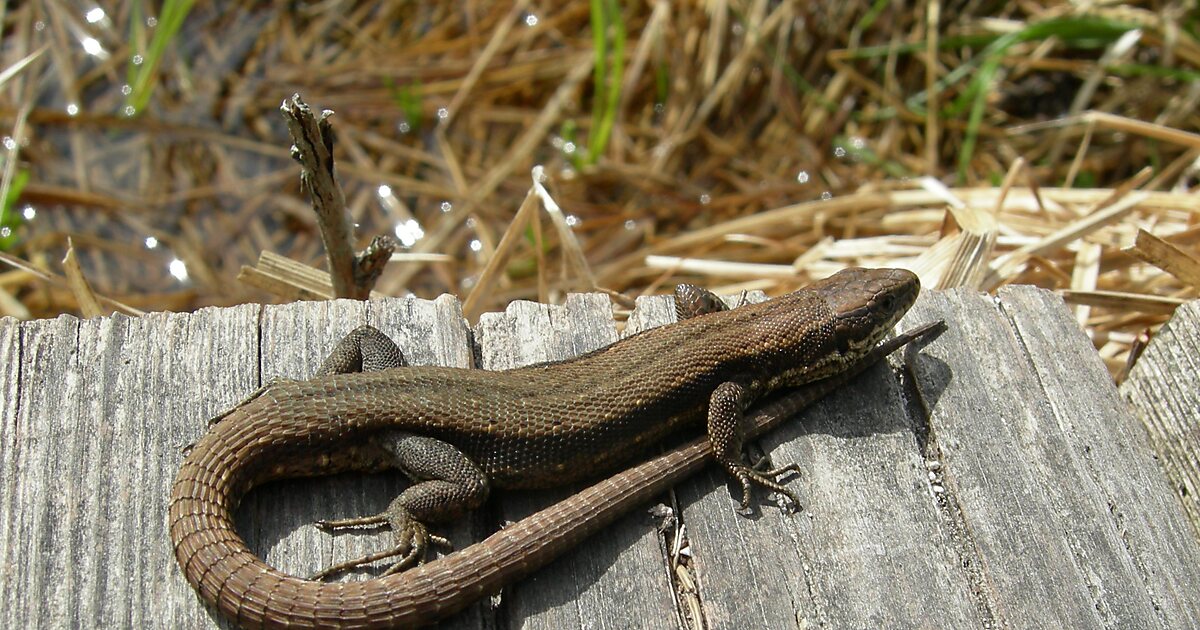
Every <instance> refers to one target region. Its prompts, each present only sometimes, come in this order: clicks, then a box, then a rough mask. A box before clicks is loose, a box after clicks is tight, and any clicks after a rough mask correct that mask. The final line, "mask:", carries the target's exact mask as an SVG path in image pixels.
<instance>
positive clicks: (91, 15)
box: [83, 7, 104, 24]
mask: <svg viewBox="0 0 1200 630" xmlns="http://www.w3.org/2000/svg"><path fill="white" fill-rule="evenodd" d="M83 17H84V19H86V20H87V21H88V24H95V23H96V22H99V21H100V20H103V19H104V9H101V8H100V7H96V8H95V9H92V10H90V11H88V12H87V13H85V14H84V16H83Z"/></svg>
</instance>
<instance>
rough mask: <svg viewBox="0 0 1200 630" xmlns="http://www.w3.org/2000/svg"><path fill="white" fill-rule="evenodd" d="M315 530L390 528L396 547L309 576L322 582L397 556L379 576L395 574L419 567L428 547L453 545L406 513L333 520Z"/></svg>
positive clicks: (387, 513)
mask: <svg viewBox="0 0 1200 630" xmlns="http://www.w3.org/2000/svg"><path fill="white" fill-rule="evenodd" d="M316 525H317V527H320V528H321V529H324V530H326V531H333V530H338V529H353V528H359V527H376V526H384V525H390V526H391V528H392V531H394V532H395V533H396V544H395V545H394V546H393V547H392V548H391V549H385V550H383V551H378V552H375V553H369V554H367V555H365V556H362V557H359V558H354V559H352V560H347V561H345V562H340V563H338V564H335V565H333V566H331V567H328V568H326V569H324V570H322V571H319V572H317V573H315V574H313V576H312V577H310V578H309V579H311V580H324V579H325V578H328V577H329V576H331V575H336V574H338V573H341V572H343V571H348V570H350V569H356V568H358V567H361V566H365V565H368V564H371V563H373V562H377V561H379V560H383V559H384V558H394V557H396V556H400V559H399V560H397V561H395V562H393V563H392V565H391V566H390V567H388V568H387V570H385V571H384V572H383V573H382V574H381V575H380V577H382V576H384V575H391V574H393V573H399V572H401V571H403V570H405V569H407V568H409V567H412V566H415V565H418V564H422V563H424V562H425V554H426V552H427V551H428V550H429V545H430V544H431V543H432V544H433V545H434V546H437V547H440V548H442V549H445V550H450V549H453V548H454V545H453V544H451V543H450V541H449V540H447V539H446V538H444V537H442V536H438V535H436V534H430V533H429V529H428V528H427V527H425V524H424V523H421V522H420V521H417V520H415V519H413V518H412V517H411V516H409V515H408V514H407V512H390V511H389V512H384V513H382V514H376V515H375V516H364V517H360V518H347V519H341V520H334V521H318V522H317V523H316Z"/></svg>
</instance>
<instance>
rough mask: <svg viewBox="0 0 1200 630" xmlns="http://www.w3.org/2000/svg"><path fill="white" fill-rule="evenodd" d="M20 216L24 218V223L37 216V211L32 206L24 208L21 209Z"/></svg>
mask: <svg viewBox="0 0 1200 630" xmlns="http://www.w3.org/2000/svg"><path fill="white" fill-rule="evenodd" d="M21 216H23V217H25V220H26V221H32V220H33V217H36V216H37V209H36V208H34V207H33V206H25V207H24V208H22V209H21Z"/></svg>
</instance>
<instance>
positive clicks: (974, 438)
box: [912, 288, 1197, 628]
mask: <svg viewBox="0 0 1200 630" xmlns="http://www.w3.org/2000/svg"><path fill="white" fill-rule="evenodd" d="M1036 291H1037V290H1036V289H1030V288H1020V289H1012V290H1007V291H1005V292H1003V293H1002V295H1003V298H1002V301H1001V302H999V303H998V302H997V301H995V300H993V299H992V298H989V297H986V296H981V295H979V294H976V293H973V292H966V291H952V292H947V293H930V294H927V295H926V296H925V298H924V299H922V300H921V302H919V303H918V305H917V306H916V307H915V308H914V313H913V315H912V317H915V318H916V319H917V320H921V321H924V320H928V319H932V318H935V317H942V318H945V319H946V320H947V321H951V322H953V325H951V326H950V328H949V330H948V331H947V332H946V333H945V334H943V335H942V337H940V338H939V339H938V340H937V341H935V342H934V343H932V344H930V345H929V346H928V347H926V348H925V349H924V351H923V352H922V353H920V354H919V355H914V358H913V361H912V367H913V372H914V375H915V381H916V389H917V391H918V392H919V393H920V396H921V399H922V402H923V404H924V407H925V409H926V410H927V412H928V413H929V424H930V427H931V431H932V433H931V435H932V438H933V441H932V442H931V444H930V449H931V456H934V457H936V458H937V459H938V460H939V461H940V462H941V464H942V466H943V469H942V479H941V481H942V483H943V484H944V485H945V487H946V489H947V493H946V495H945V496H944V500H945V501H946V502H947V505H949V506H950V507H951V512H952V513H956V514H958V515H961V518H962V523H963V532H964V534H965V535H966V536H967V540H968V542H969V544H970V546H971V548H973V549H974V551H975V554H976V559H975V560H974V562H972V564H976V565H977V566H978V570H979V571H980V572H981V579H980V580H979V586H980V588H981V594H982V595H983V596H984V598H985V604H986V607H987V610H988V611H990V614H991V615H994V617H995V621H996V623H997V624H999V625H1001V626H1006V627H1020V628H1061V627H1114V626H1115V627H1163V628H1168V627H1187V626H1193V627H1194V626H1196V625H1197V622H1196V620H1195V618H1194V617H1193V616H1192V614H1191V613H1190V612H1188V611H1187V609H1188V608H1190V607H1191V606H1194V604H1183V605H1180V606H1178V607H1174V608H1171V609H1167V608H1163V607H1162V606H1161V603H1162V601H1161V599H1160V598H1159V597H1157V596H1155V595H1153V594H1152V593H1151V592H1150V591H1151V590H1152V589H1151V587H1150V584H1148V581H1149V582H1155V583H1157V582H1158V580H1155V579H1150V580H1148V578H1147V575H1146V573H1145V572H1144V570H1143V569H1142V568H1139V567H1138V566H1137V564H1138V562H1137V560H1136V559H1134V558H1133V557H1131V556H1130V554H1129V553H1128V551H1127V549H1126V547H1125V545H1126V543H1125V536H1127V535H1128V534H1129V532H1128V530H1126V528H1125V526H1124V524H1123V521H1124V517H1123V516H1122V513H1126V514H1132V513H1134V512H1138V511H1142V510H1145V509H1146V505H1145V503H1144V502H1141V501H1139V500H1138V498H1137V497H1136V496H1135V497H1121V500H1125V499H1126V498H1128V500H1129V501H1130V502H1129V503H1124V504H1118V505H1115V506H1112V507H1114V508H1115V509H1114V510H1112V511H1110V504H1109V503H1108V501H1107V500H1106V494H1108V493H1107V492H1106V490H1108V488H1101V487H1098V485H1099V484H1098V481H1097V479H1098V478H1105V484H1108V483H1110V482H1109V481H1108V479H1107V478H1108V477H1110V476H1111V475H1119V474H1124V472H1123V471H1122V470H1121V466H1124V465H1125V464H1124V463H1122V462H1118V461H1111V462H1109V465H1110V466H1111V468H1110V472H1108V473H1105V474H1103V475H1099V476H1098V471H1097V470H1096V469H1095V468H1094V467H1092V466H1090V465H1089V464H1088V460H1089V454H1088V453H1089V451H1090V450H1091V449H1096V448H1101V447H1102V446H1103V445H1102V444H1100V443H1099V442H1097V441H1096V439H1097V438H1096V437H1095V435H1096V433H1097V430H1095V429H1090V430H1088V431H1080V430H1079V429H1078V426H1073V423H1076V422H1077V421H1080V419H1081V418H1083V419H1086V420H1087V422H1089V423H1095V424H1101V423H1107V424H1111V425H1117V424H1119V423H1126V424H1127V423H1129V422H1131V418H1130V416H1129V414H1128V411H1127V410H1126V409H1124V408H1123V407H1122V406H1121V405H1112V404H1111V401H1112V399H1113V392H1112V389H1113V385H1112V383H1111V381H1110V380H1109V379H1108V377H1107V375H1106V374H1105V373H1104V371H1103V369H1102V368H1100V367H1098V364H1099V359H1098V357H1095V355H1094V353H1090V354H1089V353H1088V352H1086V351H1084V350H1083V348H1087V347H1089V343H1088V341H1087V340H1086V338H1085V337H1084V336H1083V335H1082V333H1079V332H1078V331H1077V332H1076V333H1075V334H1073V335H1072V334H1067V333H1066V332H1065V331H1066V330H1067V329H1068V326H1067V324H1066V323H1065V322H1066V321H1070V316H1069V314H1068V313H1067V312H1066V310H1065V309H1063V308H1061V304H1056V305H1054V307H1053V308H1049V307H1048V306H1047V302H1046V301H1045V300H1041V299H1038V298H1037V297H1034V296H1030V295H1027V294H1028V293H1029V292H1036ZM1035 305H1036V306H1035ZM1064 320H1065V321H1064ZM1014 321H1020V322H1021V323H1019V324H1014V323H1013V322H1014ZM1071 325H1072V326H1073V324H1071ZM1039 327H1040V328H1041V329H1043V330H1053V331H1055V332H1054V334H1052V335H1049V336H1047V337H1045V338H1044V339H1038V338H1037V336H1036V334H1037V330H1038V329H1039ZM1035 348H1036V350H1034V349H1035ZM1038 353H1040V355H1041V356H1039V357H1038V358H1037V359H1036V360H1035V359H1034V358H1033V357H1031V354H1038ZM1089 357H1090V359H1089ZM1089 360H1090V361H1091V362H1093V363H1095V364H1097V367H1096V369H1092V366H1091V365H1088V366H1087V367H1086V368H1081V363H1080V362H1085V361H1089ZM1053 362H1061V367H1060V369H1059V370H1058V373H1057V374H1051V373H1050V372H1047V371H1045V368H1044V367H1040V366H1044V365H1048V364H1049V363H1053ZM1039 370H1041V371H1039ZM1071 370H1077V371H1078V373H1077V374H1076V376H1077V378H1076V379H1075V380H1074V382H1073V383H1072V385H1071V387H1070V388H1060V387H1058V386H1056V385H1054V384H1052V383H1050V382H1049V381H1050V380H1053V379H1052V377H1053V378H1061V377H1063V376H1064V375H1065V374H1066V373H1068V372H1069V371H1071ZM1072 390H1073V391H1074V392H1078V393H1079V395H1078V396H1076V397H1075V398H1076V399H1075V400H1073V401H1071V402H1070V403H1069V404H1068V403H1067V402H1066V400H1065V398H1064V397H1065V396H1067V395H1068V394H1069V393H1070V392H1071V391H1072ZM1106 390H1107V391H1106ZM1067 409H1070V410H1071V411H1070V412H1071V413H1072V414H1074V416H1075V417H1074V418H1072V417H1066V416H1063V415H1060V411H1061V412H1065V410H1067ZM1085 436H1086V437H1085ZM1131 448H1132V446H1131ZM1139 457H1141V456H1139ZM1110 487H1111V486H1110ZM1180 544H1181V545H1182V546H1184V547H1186V544H1187V543H1185V542H1183V541H1180ZM1191 544H1193V545H1194V544H1195V543H1194V541H1192V542H1191ZM965 560H967V561H970V560H971V559H970V558H965ZM1150 570H1151V571H1153V570H1157V569H1155V568H1151V569H1150ZM1171 577H1178V578H1181V579H1184V580H1185V581H1186V580H1187V579H1189V578H1188V576H1187V574H1186V573H1184V574H1178V575H1175V576H1171ZM1160 596H1167V595H1166V594H1165V593H1160Z"/></svg>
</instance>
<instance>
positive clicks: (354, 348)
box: [317, 325, 408, 376]
mask: <svg viewBox="0 0 1200 630" xmlns="http://www.w3.org/2000/svg"><path fill="white" fill-rule="evenodd" d="M405 365H408V361H406V360H405V359H404V354H403V353H401V352H400V348H399V347H398V346H397V345H396V342H394V341H392V339H391V338H390V337H388V336H387V335H385V334H383V333H382V332H381V331H380V330H379V329H378V328H375V327H374V326H369V325H363V326H359V327H358V328H355V329H354V330H352V331H350V332H349V333H348V334H347V335H346V336H345V337H342V340H341V341H339V342H338V344H337V345H336V346H334V347H333V350H331V351H330V352H329V356H327V357H325V361H324V362H323V363H321V367H320V368H319V369H317V376H321V375H326V374H347V373H350V372H374V371H375V370H385V369H387V368H393V367H403V366H405Z"/></svg>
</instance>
